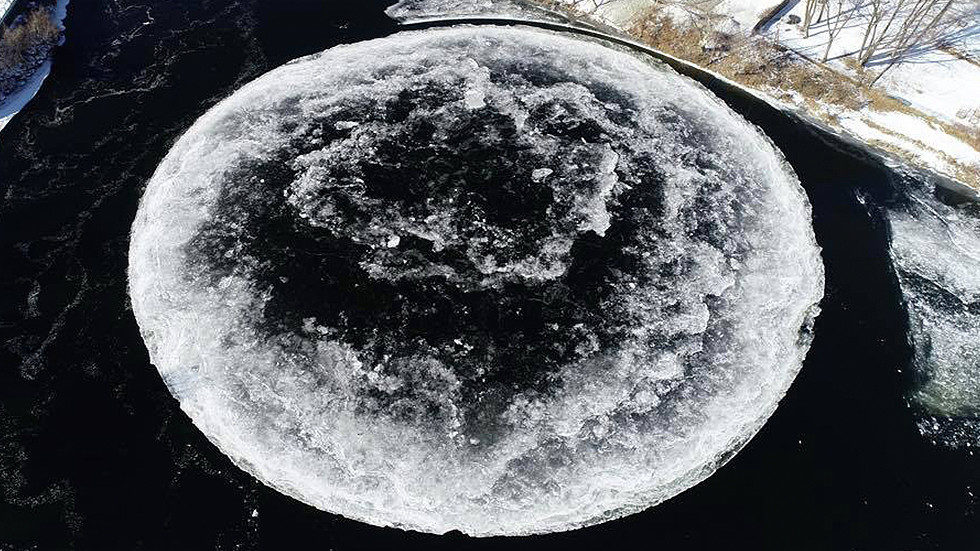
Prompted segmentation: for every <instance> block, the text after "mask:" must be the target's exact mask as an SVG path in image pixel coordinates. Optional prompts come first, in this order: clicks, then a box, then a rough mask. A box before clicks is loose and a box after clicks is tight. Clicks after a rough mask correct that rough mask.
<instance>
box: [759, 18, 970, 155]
mask: <svg viewBox="0 0 980 551" xmlns="http://www.w3.org/2000/svg"><path fill="white" fill-rule="evenodd" d="M803 9H804V3H803V2H798V3H796V5H795V6H793V8H792V9H791V10H789V11H788V12H787V14H786V15H785V16H784V17H782V18H781V19H780V20H779V21H778V22H776V23H775V24H773V25H772V26H771V27H770V28H768V29H767V31H766V34H767V36H768V37H769V38H770V39H773V40H776V41H778V42H780V43H782V44H783V45H785V46H787V47H789V48H792V49H793V50H794V51H797V52H799V53H800V54H802V55H805V56H807V57H809V58H810V59H813V60H817V61H821V60H822V59H823V58H824V56H825V54H829V55H827V58H828V61H827V64H828V65H830V66H831V67H832V68H833V69H834V70H836V71H839V72H841V73H844V74H847V75H849V76H854V77H856V76H857V72H856V71H855V69H854V68H853V65H850V66H849V65H848V64H846V63H845V60H847V59H853V58H849V57H848V56H850V55H851V54H854V53H855V52H856V51H857V50H858V49H859V48H860V46H861V41H862V39H863V37H864V28H865V25H866V21H865V19H866V18H867V17H868V16H869V12H870V3H864V4H863V5H862V6H861V7H860V8H858V12H857V14H856V15H855V16H854V17H853V18H852V19H851V21H849V22H848V23H847V25H846V27H845V28H844V29H843V30H842V31H840V35H839V36H838V37H837V39H836V40H834V41H833V44H832V46H831V48H830V50H829V52H828V50H827V43H828V37H829V34H830V25H831V23H829V22H828V21H826V20H825V21H822V22H820V23H818V24H816V25H812V26H811V30H810V36H809V37H808V38H807V37H804V33H803V29H802V25H801V24H799V23H797V24H791V23H789V15H796V16H797V17H800V18H801V19H802V18H803ZM948 34H950V35H954V36H956V37H958V40H959V43H958V44H957V45H956V52H958V53H959V54H960V55H955V54H954V53H951V52H950V51H944V50H939V49H935V48H933V49H923V51H921V52H918V53H916V54H914V55H913V56H911V57H910V58H908V59H906V60H905V61H904V62H903V63H901V64H899V65H896V66H895V67H893V68H892V69H891V70H889V71H888V72H887V73H885V76H884V77H883V78H882V79H881V81H879V82H878V83H877V84H876V86H877V87H879V88H880V89H882V90H884V91H885V92H887V93H888V94H889V95H891V96H893V97H896V98H898V99H900V100H901V101H902V102H903V103H905V104H907V105H909V106H910V107H912V108H914V109H915V110H917V111H920V112H922V113H924V114H926V115H928V116H931V117H935V119H937V120H939V121H944V122H948V123H953V124H957V125H962V126H964V127H972V128H975V127H976V126H977V125H980V55H978V54H980V13H978V12H973V13H972V14H971V13H968V14H965V16H964V17H963V18H962V19H961V20H960V22H959V25H958V27H957V28H955V29H953V30H951V31H950V32H949V33H948ZM964 57H965V58H966V59H964ZM885 67H886V62H885V61H879V62H877V64H875V63H874V62H873V63H872V64H871V65H870V66H869V67H868V70H869V71H874V72H877V71H881V70H883V69H884V68H885ZM839 119H840V120H839V122H840V125H841V126H842V127H843V128H845V129H846V130H848V131H849V132H851V133H853V134H855V135H857V136H858V137H861V138H864V139H871V140H873V141H876V142H878V143H887V144H889V145H891V146H893V147H895V148H898V149H902V150H904V151H906V152H908V153H910V154H911V155H912V156H914V157H915V158H917V160H919V161H920V162H921V163H923V164H925V165H926V166H928V167H929V168H932V169H935V170H938V171H940V172H944V173H947V174H952V173H954V172H955V169H954V167H953V166H952V165H951V162H952V161H956V162H959V163H961V164H965V165H967V166H972V167H974V168H975V170H978V171H980V151H977V150H975V149H974V148H972V147H971V146H970V145H968V144H966V143H965V142H963V141H961V140H959V139H957V138H956V137H954V136H952V135H949V134H948V133H946V132H944V131H943V130H942V128H941V127H939V126H938V125H936V124H934V121H930V120H929V119H928V118H923V117H919V118H917V117H914V116H911V115H909V114H905V113H898V112H893V111H885V112H881V111H873V110H871V109H867V108H866V109H863V110H861V111H859V112H850V113H841V114H839Z"/></svg>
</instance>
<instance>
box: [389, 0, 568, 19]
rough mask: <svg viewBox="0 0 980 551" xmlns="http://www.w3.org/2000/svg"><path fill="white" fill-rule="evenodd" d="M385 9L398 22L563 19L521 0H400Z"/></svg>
mask: <svg viewBox="0 0 980 551" xmlns="http://www.w3.org/2000/svg"><path fill="white" fill-rule="evenodd" d="M385 13H387V14H388V16H390V17H391V18H392V19H395V20H397V21H399V22H401V23H420V22H424V21H432V20H435V19H446V18H450V19H454V18H473V17H501V18H520V19H524V20H528V19H546V20H553V21H559V22H560V21H564V18H563V17H560V16H558V15H556V14H551V13H549V12H548V11H547V10H544V9H542V8H541V7H540V6H535V5H532V4H531V3H530V2H527V1H522V0H401V1H399V2H398V3H397V4H395V5H393V6H391V7H390V8H388V9H387V10H385Z"/></svg>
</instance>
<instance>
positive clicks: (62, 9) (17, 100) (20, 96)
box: [0, 0, 69, 131]
mask: <svg viewBox="0 0 980 551" xmlns="http://www.w3.org/2000/svg"><path fill="white" fill-rule="evenodd" d="M5 1H6V2H9V4H10V5H9V6H7V9H9V8H10V7H12V6H13V4H14V0H0V2H5ZM68 2H69V0H58V3H57V4H56V6H55V9H54V13H53V14H52V17H53V18H54V21H55V23H56V24H57V25H58V27H59V29H61V31H62V34H64V32H65V25H64V21H65V18H66V17H67V16H68ZM2 7H3V6H2V5H0V8H2ZM62 40H64V38H62ZM51 67H52V61H51V59H47V60H45V61H44V62H43V63H41V64H40V65H39V66H38V67H37V68H36V69H35V70H34V71H33V73H32V74H31V75H30V76H29V77H28V78H27V79H25V81H24V84H23V85H22V86H21V87H20V88H18V89H17V90H16V91H15V92H14V93H12V94H10V95H9V96H7V97H5V98H3V99H2V100H0V131H2V130H3V129H4V127H5V126H7V124H8V123H10V121H11V120H13V118H14V116H16V115H17V113H19V112H20V110H21V109H23V108H24V107H25V106H26V105H27V104H28V103H29V102H30V101H31V100H32V99H33V98H34V96H35V95H37V93H38V91H39V90H40V89H41V86H42V85H43V84H44V80H45V79H46V78H47V77H48V75H49V74H50V73H51Z"/></svg>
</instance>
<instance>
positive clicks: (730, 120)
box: [130, 27, 823, 535]
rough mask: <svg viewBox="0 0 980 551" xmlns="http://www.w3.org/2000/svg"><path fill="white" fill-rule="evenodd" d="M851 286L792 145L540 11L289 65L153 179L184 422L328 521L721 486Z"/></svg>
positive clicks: (395, 518) (141, 237) (140, 247)
mask: <svg viewBox="0 0 980 551" xmlns="http://www.w3.org/2000/svg"><path fill="white" fill-rule="evenodd" d="M822 290H823V271H822V266H821V263H820V259H819V250H818V248H817V246H816V244H815V242H814V238H813V235H812V232H811V230H810V229H809V205H808V203H807V201H806V198H805V196H804V195H803V193H802V190H801V189H800V186H799V184H798V182H797V181H796V179H795V177H794V176H793V174H792V172H791V170H790V169H789V168H788V167H787V165H786V164H785V162H784V161H783V160H782V158H781V156H780V155H779V153H778V152H777V151H776V150H775V149H774V148H773V146H772V145H771V143H770V142H769V141H768V140H767V139H766V138H765V137H764V136H763V135H762V134H761V133H760V132H759V131H758V130H756V129H755V128H753V127H752V126H750V125H749V124H747V123H746V122H745V121H744V120H742V119H741V118H739V117H738V116H737V115H735V114H734V113H732V112H731V111H730V110H729V109H728V108H727V107H725V106H724V105H723V104H722V103H721V102H720V101H718V100H717V99H715V98H714V97H712V96H710V95H709V94H708V93H707V92H706V91H704V90H703V89H701V88H700V87H698V86H697V85H696V84H694V83H692V82H690V81H688V80H687V79H684V78H682V77H680V76H678V75H676V74H674V73H673V72H672V71H670V70H669V69H666V68H663V67H661V66H659V65H655V64H652V63H650V62H648V61H646V60H644V59H640V58H638V57H635V56H634V55H632V54H629V53H625V52H621V51H618V50H615V49H612V48H610V47H609V46H607V45H605V44H601V43H596V42H593V41H587V40H584V39H576V38H570V37H564V36H559V35H556V34H553V33H548V32H544V31H538V30H531V29H526V28H499V27H479V28H467V27H461V28H453V29H443V30H428V31H423V32H415V33H402V34H398V35H395V36H392V37H389V38H385V39H380V40H375V41H370V42H364V43H360V44H356V45H353V46H346V47H339V48H334V49H332V50H328V51H326V52H324V53H322V54H319V55H316V56H312V57H308V58H304V59H300V60H297V61H295V62H292V63H290V64H287V65H286V66H284V67H281V68H279V69H277V70H275V71H273V72H271V73H269V74H267V75H265V76H263V77H261V78H259V79H258V80H256V81H254V82H252V83H250V84H248V85H247V86H245V87H244V88H243V89H241V90H239V91H238V92H236V93H235V94H234V95H233V96H231V97H230V98H228V99H227V100H225V101H223V102H222V103H221V104H219V105H218V106H216V107H215V108H214V109H212V110H211V111H210V112H209V113H208V114H207V115H205V116H204V117H202V118H201V119H200V120H199V121H198V122H197V123H196V124H195V125H194V126H193V127H192V128H191V129H190V130H189V131H188V132H187V134H186V135H185V136H184V137H183V138H182V139H181V140H180V141H179V142H178V143H177V144H176V145H175V146H174V148H173V150H172V151H171V152H170V154H169V155H168V156H167V158H166V159H165V160H164V162H163V163H162V164H161V166H160V168H159V169H158V170H157V172H156V174H155V175H154V177H153V179H152V181H151V182H150V183H149V185H148V187H147V190H146V193H145V195H144V198H143V201H142V203H141V206H140V211H139V214H138V216H137V220H136V222H135V224H134V227H133V239H132V246H131V251H130V291H131V296H132V301H133V309H134V312H135V314H136V317H137V320H138V321H139V324H140V328H141V331H142V333H143V336H144V339H145V340H146V343H147V346H148V348H149V350H150V355H151V358H152V360H153V362H154V364H155V365H156V366H157V368H158V369H159V370H160V373H161V374H162V376H163V378H164V380H165V381H166V382H167V384H168V385H169V386H170V388H171V390H172V391H173V393H174V394H175V396H176V397H177V398H178V399H179V400H180V403H181V406H182V408H183V409H184V410H185V411H186V412H187V413H188V415H190V417H191V418H192V419H193V421H194V422H195V424H197V426H199V427H200V428H201V430H202V431H204V432H205V433H206V434H207V435H208V436H209V437H210V438H211V439H212V440H213V441H214V442H215V443H216V444H217V445H218V447H219V448H221V450H222V451H224V452H225V453H226V454H228V455H229V457H231V458H232V459H233V460H234V461H235V462H236V463H237V464H239V465H240V466H241V467H242V468H244V469H246V470H248V471H249V472H251V473H252V474H254V475H255V476H256V477H257V478H259V479H260V480H262V481H263V482H265V483H267V484H269V485H271V486H273V487H275V488H277V489H279V490H280V491H282V492H284V493H287V494H289V495H292V496H295V497H296V498H298V499H301V500H303V501H305V502H307V503H310V504H312V505H314V506H317V507H320V508H322V509H324V510H327V511H331V512H335V513H339V514H343V515H345V516H348V517H351V518H355V519H359V520H364V521H367V522H371V523H374V524H379V525H394V526H400V527H405V528H413V529H419V530H425V531H431V532H445V531H448V530H453V529H458V530H462V531H464V532H467V533H470V534H476V535H489V534H523V533H533V532H546V531H555V530H564V529H570V528H574V527H577V526H582V525H585V524H591V523H595V522H600V521H602V520H604V519H608V518H613V517H616V516H621V515H624V514H627V513H629V512H632V511H636V510H639V509H642V508H645V507H649V506H651V505H654V504H656V503H659V502H661V501H663V500H665V499H667V498H669V497H671V496H673V495H675V494H677V493H678V492H680V491H683V490H684V489H686V488H688V487H690V486H691V485H693V484H695V483H697V482H698V481H700V480H702V479H704V478H705V477H707V476H709V475H710V474H711V473H712V472H713V471H714V470H715V469H717V468H718V467H719V466H720V465H721V464H722V463H723V462H724V461H725V460H727V459H728V458H729V457H731V455H732V454H733V453H734V452H736V451H737V450H738V449H739V448H740V447H741V446H742V445H743V444H744V443H745V442H746V441H747V440H748V439H749V438H750V437H751V436H752V435H753V434H754V433H755V432H756V431H757V430H758V429H759V428H760V427H761V425H762V423H764V422H765V419H766V418H767V417H768V416H769V415H770V414H771V413H772V411H773V410H774V409H775V407H776V404H777V402H778V401H779V399H780V398H781V397H782V396H783V394H784V393H785V391H786V389H787V388H788V387H789V385H790V383H791V382H792V380H793V378H794V377H795V375H796V373H797V371H798V370H799V368H800V364H801V362H802V358H803V356H804V355H805V353H806V349H807V347H808V346H809V336H808V330H809V326H810V324H811V322H812V317H813V315H814V314H815V308H814V304H815V303H816V302H817V301H818V300H819V299H820V296H821V294H822Z"/></svg>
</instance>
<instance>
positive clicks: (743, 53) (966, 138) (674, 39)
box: [628, 9, 980, 188]
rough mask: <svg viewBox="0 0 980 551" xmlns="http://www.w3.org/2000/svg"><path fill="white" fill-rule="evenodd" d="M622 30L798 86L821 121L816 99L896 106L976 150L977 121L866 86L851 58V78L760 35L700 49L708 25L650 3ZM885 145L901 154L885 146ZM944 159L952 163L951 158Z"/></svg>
mask: <svg viewBox="0 0 980 551" xmlns="http://www.w3.org/2000/svg"><path fill="white" fill-rule="evenodd" d="M628 32H629V33H630V34H631V35H632V36H633V37H635V38H636V39H638V40H640V41H642V42H644V43H646V44H649V45H650V46H652V47H653V48H656V49H658V50H660V51H663V52H666V53H668V54H670V55H672V56H674V57H678V58H680V59H683V60H685V61H689V62H691V63H694V64H696V65H699V66H701V67H705V68H707V69H710V70H712V71H714V72H716V73H719V74H721V75H723V76H725V77H727V78H729V79H731V80H733V81H735V82H738V83H739V84H742V85H744V86H747V87H749V88H754V89H757V90H767V91H773V90H785V91H795V92H798V93H799V94H800V95H801V96H802V97H803V98H804V102H805V104H806V107H807V110H808V112H809V113H810V114H811V115H812V116H816V117H817V118H821V119H823V120H824V121H825V122H833V121H832V117H831V116H830V115H827V114H826V113H825V112H824V110H823V109H821V108H820V105H821V104H823V105H829V106H837V107H842V108H845V109H848V110H859V109H862V108H865V107H867V108H870V109H873V110H875V111H883V112H886V111H898V112H901V113H905V114H908V115H911V116H914V117H917V118H919V119H922V120H925V121H928V122H929V123H931V124H932V125H934V126H936V127H937V128H941V129H942V130H943V131H944V132H945V133H947V134H949V135H950V136H953V137H955V138H957V139H959V140H962V141H963V142H965V143H967V144H969V145H970V146H971V147H973V148H974V149H976V150H977V151H980V127H978V126H976V125H974V126H968V125H965V124H955V123H951V122H947V121H943V120H939V119H937V118H935V117H933V116H931V115H928V114H926V113H923V112H921V111H918V110H917V109H915V108H913V107H910V106H908V105H906V104H904V103H902V102H901V101H899V100H898V99H896V98H894V97H892V96H890V95H888V94H887V93H885V92H883V91H882V90H880V89H878V88H872V87H870V86H869V85H868V83H869V82H870V81H871V80H872V79H873V78H874V75H873V74H870V73H869V72H866V71H865V70H864V69H863V68H861V67H858V66H857V63H856V62H852V63H851V68H852V69H854V71H855V73H856V75H857V77H856V78H855V77H851V76H848V75H845V74H842V73H840V72H838V71H835V70H833V69H831V68H829V67H827V66H825V65H823V64H820V63H816V62H814V61H811V60H808V59H806V58H804V57H801V56H799V55H797V54H794V53H793V52H789V51H787V50H786V49H785V48H782V47H781V46H778V45H776V44H773V43H772V42H769V41H766V40H762V39H752V38H743V39H731V41H729V42H728V43H726V46H727V48H726V49H725V50H724V51H720V50H717V49H706V48H704V47H703V45H704V44H707V43H717V42H718V40H717V38H718V37H717V36H710V35H709V34H708V33H710V31H709V30H706V29H702V28H698V27H683V28H682V27H679V26H678V25H676V24H674V23H673V21H671V20H670V19H669V18H668V17H665V16H663V15H661V14H659V13H658V12H657V10H656V9H653V10H651V11H649V12H648V13H647V14H646V15H645V16H644V17H641V18H639V19H638V23H637V24H635V25H634V26H633V27H632V28H631V29H629V30H628ZM845 63H847V61H845ZM889 133H893V132H891V131H889ZM905 138H906V139H907V140H908V141H914V140H910V139H909V138H908V137H905ZM923 145H925V144H923ZM886 149H889V150H891V151H892V152H893V153H899V154H900V155H901V154H902V152H900V151H895V150H894V148H891V147H887V148H886ZM950 160H951V161H952V162H953V164H954V165H955V160H953V159H950ZM956 166H957V171H956V172H957V173H956V175H955V176H956V177H957V178H958V179H960V180H961V181H963V182H964V183H967V184H969V185H972V186H974V187H977V188H980V175H978V174H977V173H976V170H975V169H971V168H969V167H963V166H960V165H956Z"/></svg>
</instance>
